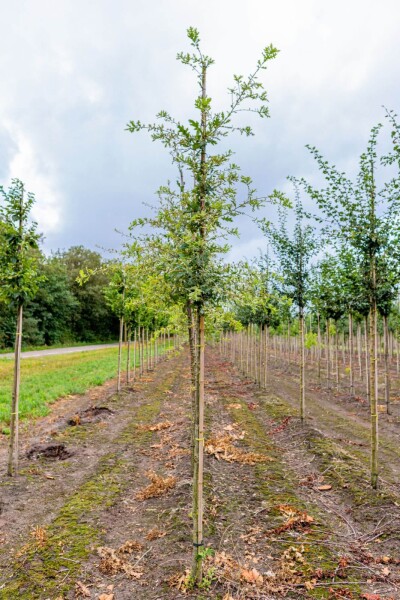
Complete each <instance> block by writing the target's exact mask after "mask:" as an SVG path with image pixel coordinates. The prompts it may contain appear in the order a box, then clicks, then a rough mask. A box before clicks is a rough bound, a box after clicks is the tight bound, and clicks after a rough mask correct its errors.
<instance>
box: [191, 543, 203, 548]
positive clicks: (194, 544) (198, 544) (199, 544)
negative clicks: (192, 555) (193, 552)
mask: <svg viewBox="0 0 400 600" xmlns="http://www.w3.org/2000/svg"><path fill="white" fill-rule="evenodd" d="M193 546H194V547H195V548H200V547H201V546H204V542H198V543H197V542H193Z"/></svg>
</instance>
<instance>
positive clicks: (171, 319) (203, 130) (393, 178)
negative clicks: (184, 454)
mask: <svg viewBox="0 0 400 600" xmlns="http://www.w3.org/2000/svg"><path fill="white" fill-rule="evenodd" d="M187 33H188V38H189V42H190V45H191V51H190V52H188V53H180V54H178V60H179V61H180V62H181V63H183V64H184V65H186V66H188V67H189V68H190V69H191V70H192V71H193V72H194V74H195V78H196V86H197V88H198V95H197V97H196V98H195V102H194V111H193V115H192V118H190V119H189V120H188V122H187V123H184V122H181V121H180V120H178V119H176V118H175V117H173V116H172V115H170V114H169V113H167V112H166V111H161V112H160V113H159V114H158V115H157V120H156V122H155V123H150V124H144V123H142V122H141V121H138V120H135V121H131V122H129V123H128V126H127V130H128V131H129V132H131V133H139V132H141V131H146V132H147V133H148V134H149V135H150V136H151V138H152V139H153V140H154V141H156V142H160V143H161V144H162V145H163V146H164V147H165V148H166V150H167V151H168V153H169V155H170V158H171V162H172V164H173V166H174V167H175V168H176V181H175V182H170V183H168V184H167V185H163V186H161V187H160V188H159V190H158V198H159V203H158V206H157V207H156V208H155V209H154V212H153V213H152V214H151V215H150V216H148V217H147V218H143V219H137V220H135V221H133V222H132V223H131V226H130V239H129V240H128V241H127V242H126V243H125V245H124V248H123V251H122V253H121V254H120V255H119V257H118V259H116V260H114V261H112V263H111V264H110V265H97V266H88V265H83V266H82V268H80V269H79V277H78V279H79V283H80V285H82V290H84V289H85V286H86V285H89V284H90V282H91V281H92V280H93V278H94V277H96V276H99V275H103V276H107V277H108V278H109V282H110V285H109V286H108V287H107V290H108V291H107V302H108V305H109V306H111V308H112V310H113V312H114V314H115V315H116V316H117V317H118V318H119V320H120V340H122V339H123V336H124V331H126V337H127V339H130V340H132V335H133V343H134V344H135V343H139V344H141V343H143V336H146V335H147V334H146V333H144V332H145V331H146V328H147V326H148V327H149V328H150V329H153V330H156V329H159V328H160V327H164V328H166V329H167V331H168V330H171V329H172V330H174V331H177V330H179V331H182V328H183V321H182V320H183V318H184V319H185V327H186V331H187V339H188V345H189V351H190V362H191V375H192V435H191V440H192V471H193V499H192V511H191V514H192V518H193V539H192V544H193V562H192V569H191V580H192V582H193V584H194V585H195V584H196V583H199V582H200V581H201V578H202V563H203V558H204V556H205V549H204V543H205V542H204V531H203V523H204V495H203V481H204V473H203V471H204V413H205V396H204V383H205V341H206V333H207V330H208V331H209V332H210V333H215V332H216V331H218V330H220V331H226V330H229V329H230V328H239V329H240V327H241V325H240V324H243V325H245V326H248V329H247V334H246V335H244V334H243V333H242V334H241V335H240V337H239V338H238V340H236V341H235V336H233V337H230V340H231V341H230V344H231V345H230V350H229V352H230V355H231V356H232V358H235V357H237V355H238V354H239V356H240V357H241V362H242V365H243V360H244V359H243V349H244V347H245V344H247V348H248V350H249V352H250V354H248V357H250V358H246V359H245V360H246V361H249V364H250V365H251V368H252V369H253V371H252V372H253V373H254V374H255V378H256V379H257V378H258V380H259V381H260V382H261V381H264V382H266V379H265V374H266V372H267V371H266V369H265V367H266V359H265V357H268V356H269V354H268V352H265V349H266V348H268V344H269V343H270V339H269V335H270V334H273V333H275V334H276V335H274V336H272V338H273V339H272V347H274V344H275V352H276V353H277V352H279V351H281V352H284V351H286V352H287V353H288V355H289V357H290V355H292V356H295V355H296V356H298V357H299V360H298V364H299V367H300V411H299V412H300V417H301V419H302V420H304V418H305V416H306V386H305V352H306V351H308V350H307V348H306V346H307V344H309V341H310V335H311V336H312V335H314V334H315V335H316V336H317V338H318V336H320V338H321V337H322V336H323V334H324V331H325V333H326V337H329V336H330V335H331V322H332V323H336V327H337V330H338V328H339V324H340V323H342V322H343V315H344V314H346V315H347V316H348V318H349V320H350V329H349V331H350V337H351V335H352V332H354V327H355V328H357V322H358V321H360V322H362V323H363V324H364V327H365V323H367V329H366V330H365V331H364V336H366V339H367V342H368V343H367V346H368V352H367V357H368V361H369V362H368V375H367V379H368V385H369V390H370V405H371V432H372V443H371V447H372V453H371V455H372V471H371V482H372V485H373V486H374V487H376V485H377V481H378V462H377V456H378V454H377V451H378V435H377V433H378V429H377V428H378V413H377V402H378V395H377V382H378V378H377V355H378V348H377V339H378V337H377V323H378V314H379V313H380V314H382V315H383V316H385V315H386V316H385V318H386V321H385V322H386V323H387V317H388V316H389V315H390V311H391V309H392V306H393V300H394V298H395V295H396V293H397V287H398V283H399V275H398V265H399V264H400V263H399V261H398V258H399V257H398V250H399V249H400V246H399V240H398V214H399V212H398V208H399V206H398V203H399V190H400V188H399V173H400V143H399V142H400V136H399V127H398V125H397V121H396V116H395V114H394V113H392V112H387V127H388V129H389V131H390V136H389V138H390V139H389V141H388V145H387V147H388V150H387V151H386V153H383V154H382V155H379V156H378V153H377V141H378V134H380V132H381V130H383V128H382V127H381V126H378V127H375V128H374V129H373V130H372V132H371V137H370V140H369V144H368V147H367V150H366V152H365V153H364V154H363V155H362V156H361V159H360V169H359V173H358V174H357V175H356V177H355V179H354V181H353V180H351V179H350V178H348V177H346V176H345V174H343V173H341V172H339V171H338V170H337V169H336V168H335V167H333V166H330V165H329V163H328V162H326V161H325V160H324V159H323V158H322V156H321V155H320V154H319V152H318V151H317V150H315V149H313V148H310V150H311V152H312V154H313V156H314V157H315V159H316V161H317V165H318V167H319V169H320V171H321V173H322V175H323V177H324V178H325V181H326V185H325V186H324V187H321V188H317V187H314V186H312V185H311V184H310V183H308V182H307V181H305V180H303V179H298V180H295V179H293V180H292V182H293V184H294V190H295V192H294V200H292V199H290V198H288V197H287V196H286V195H285V194H284V193H283V192H281V191H279V190H276V191H274V192H273V193H271V194H270V195H268V196H259V195H258V194H257V192H256V190H255V189H254V187H253V183H252V181H251V179H250V178H249V177H248V176H245V175H243V174H242V173H241V171H240V168H239V166H238V165H237V164H236V163H235V162H234V161H233V152H232V151H231V150H229V149H228V143H227V138H228V137H229V136H230V135H231V134H233V133H237V134H239V135H242V136H244V137H250V136H252V134H253V131H252V129H251V127H250V126H249V125H246V124H243V113H245V112H249V113H251V115H252V117H253V116H254V115H256V116H258V117H260V118H262V119H263V118H266V117H268V116H269V111H268V98H267V94H266V91H265V89H264V85H263V83H262V81H261V77H260V76H261V75H262V73H263V71H264V70H265V69H266V68H267V66H268V64H269V63H270V61H271V60H273V59H275V57H276V56H277V54H278V51H277V49H276V48H274V47H273V46H268V47H266V48H265V49H264V51H263V52H262V55H261V58H260V59H259V60H258V61H257V63H256V66H255V68H254V70H253V71H252V72H251V73H250V74H249V75H248V76H246V77H245V76H242V75H235V76H234V77H233V83H232V86H231V87H230V88H229V89H228V102H227V105H226V107H225V108H224V109H222V110H217V111H215V110H214V109H213V106H212V101H211V98H210V96H209V94H208V91H207V82H208V73H209V69H210V68H211V67H212V65H213V62H214V61H213V59H212V58H210V57H208V56H207V55H205V54H204V53H203V51H202V49H201V45H200V38H199V33H198V31H197V30H196V29H194V28H189V29H188V32H187ZM378 167H379V168H382V169H383V170H388V172H389V173H390V175H389V176H388V177H387V178H386V179H385V178H384V176H382V175H379V177H377V173H376V172H377V169H378ZM378 181H379V182H380V183H381V182H382V183H381V188H380V189H379V190H378V189H377V185H378V184H377V182H378ZM301 193H305V194H306V195H307V196H308V197H309V198H310V199H311V200H312V202H313V203H314V206H315V207H318V208H319V213H318V216H316V217H312V218H311V216H310V215H308V214H307V212H306V211H305V209H304V208H303V205H302V202H301ZM271 205H276V206H277V207H278V212H279V224H278V226H276V225H273V223H272V219H271V218H268V219H259V224H260V227H261V228H262V230H263V231H264V233H265V235H266V236H267V238H268V240H269V243H270V246H271V250H272V257H271V256H267V257H263V258H262V259H261V261H260V263H259V264H258V265H257V267H253V266H248V265H242V264H241V265H228V264H227V263H226V261H224V255H225V254H226V253H227V251H228V250H229V243H228V240H229V239H230V237H231V236H232V235H237V233H238V231H237V229H236V227H235V225H234V223H233V221H234V219H235V218H236V217H238V216H240V215H244V214H248V213H249V212H254V213H256V211H258V210H259V209H261V208H263V207H265V206H271ZM293 207H294V225H293V226H291V222H292V221H291V220H292V217H290V216H289V215H290V214H291V213H290V212H289V211H291V210H292V208H293ZM15 215H16V216H14V217H12V218H13V223H14V233H13V235H14V236H15V241H14V242H13V243H14V249H13V251H12V252H13V256H21V253H19V250H18V249H21V248H22V244H26V245H29V244H30V245H31V246H32V245H35V244H36V242H37V237H35V236H36V233H35V231H32V232H30V231H29V228H28V229H27V236H26V237H25V238H24V237H23V236H22V235H19V234H16V233H15V231H17V230H18V228H16V227H15V224H17V223H18V213H17V212H16V213H15ZM315 220H317V222H318V221H319V222H318V223H317V226H316V225H315V222H314V221H315ZM28 234H29V235H28ZM30 235H32V240H31V239H30V237H29V236H30ZM324 252H329V255H326V256H324V255H323V253H324ZM26 256H31V254H29V253H26ZM18 268H19V269H20V270H19V271H18V269H17V271H16V272H19V273H22V272H23V273H25V274H26V279H24V278H23V277H22V278H21V277H20V278H19V280H18V281H17V279H18V277H17V279H16V280H15V281H14V280H13V281H14V283H13V285H14V284H15V287H14V289H17V290H18V292H17V293H16V294H15V296H14V297H13V300H14V301H15V302H16V303H17V304H18V305H20V306H22V304H23V303H24V302H25V300H26V297H27V296H28V295H31V294H32V293H33V290H32V288H34V287H35V285H37V282H38V278H36V279H35V281H34V282H33V281H32V278H30V276H29V272H30V267H29V265H25V266H24V267H23V265H22V264H21V265H20V267H18ZM24 277H25V275H24ZM383 307H385V308H383ZM384 311H386V313H385V314H384ZM306 313H307V314H312V315H313V317H312V319H313V327H312V328H310V327H308V332H306V323H305V315H306ZM18 314H19V313H18ZM295 315H296V317H297V318H298V333H299V335H298V341H296V344H297V345H296V346H295V347H293V340H292V337H293V336H292V335H288V336H287V349H286V350H285V349H284V345H283V344H284V337H285V333H284V327H286V326H287V324H288V323H289V327H293V325H291V323H292V321H293V318H294V316H295ZM145 321H147V322H148V324H147V323H145ZM315 324H316V327H315ZM168 328H170V329H168ZM315 332H316V333H315ZM289 333H292V331H291V329H289ZM332 333H333V331H332ZM255 334H256V335H255ZM138 336H139V337H140V339H139V340H138ZM256 338H258V341H257V339H256ZM20 339H21V336H20V329H18V328H17V343H16V355H17V354H18V352H17V349H18V343H20ZM237 342H238V343H239V346H238V345H237ZM223 343H224V342H223ZM257 343H258V346H257ZM235 344H236V345H235ZM240 344H241V346H240ZM279 344H280V345H279ZM324 345H325V348H324V347H323V346H324ZM238 348H239V349H240V350H239V353H238ZM257 348H258V350H257ZM318 348H319V350H321V352H320V359H321V361H322V360H323V359H325V365H326V368H327V369H329V368H330V365H331V356H329V357H327V355H326V352H330V351H331V343H330V340H329V342H328V341H325V344H323V342H322V339H319V346H318ZM324 350H325V354H324V353H323V351H324ZM224 351H227V348H226V347H224ZM296 353H297V354H296ZM353 354H354V353H353V352H352V351H350V355H351V356H353ZM263 356H264V359H263V358H262V357H263ZM337 356H338V354H337ZM257 357H258V358H257ZM263 360H264V362H263ZM289 360H290V358H289ZM296 360H297V359H296ZM263 378H264V379H263ZM329 378H330V374H329V375H328V379H329ZM12 412H13V414H14V413H17V411H16V410H15V407H13V410H12Z"/></svg>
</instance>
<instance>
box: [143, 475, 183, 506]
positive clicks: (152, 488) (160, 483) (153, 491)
mask: <svg viewBox="0 0 400 600" xmlns="http://www.w3.org/2000/svg"><path fill="white" fill-rule="evenodd" d="M147 477H148V479H150V481H151V483H150V484H149V485H148V486H146V487H145V488H143V489H142V490H140V491H139V492H138V493H137V494H136V496H135V498H136V500H140V501H143V500H148V499H149V498H158V497H159V496H163V495H164V494H166V493H167V492H168V491H169V490H172V489H173V488H174V487H175V486H176V477H173V476H172V475H170V476H169V477H161V475H157V474H156V473H154V471H149V472H148V473H147Z"/></svg>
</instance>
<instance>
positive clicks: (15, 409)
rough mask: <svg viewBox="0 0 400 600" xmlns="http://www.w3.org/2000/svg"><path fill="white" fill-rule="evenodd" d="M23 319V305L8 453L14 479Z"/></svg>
mask: <svg viewBox="0 0 400 600" xmlns="http://www.w3.org/2000/svg"><path fill="white" fill-rule="evenodd" d="M22 318H23V305H22V304H20V305H19V307H18V309H17V327H16V334H15V346H14V383H13V392H12V400H11V416H10V445H9V451H8V466H7V475H9V476H10V477H12V476H13V475H14V473H15V474H16V475H17V474H18V450H19V439H18V438H19V387H20V375H21V343H22Z"/></svg>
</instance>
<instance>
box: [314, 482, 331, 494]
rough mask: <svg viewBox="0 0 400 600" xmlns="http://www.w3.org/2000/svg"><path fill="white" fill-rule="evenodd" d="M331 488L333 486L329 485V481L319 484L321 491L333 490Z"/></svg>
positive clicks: (318, 488)
mask: <svg viewBox="0 0 400 600" xmlns="http://www.w3.org/2000/svg"><path fill="white" fill-rule="evenodd" d="M331 489H332V486H331V485H329V484H328V483H327V484H325V485H319V486H318V487H317V490H318V491H320V492H327V491H328V490H331Z"/></svg>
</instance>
